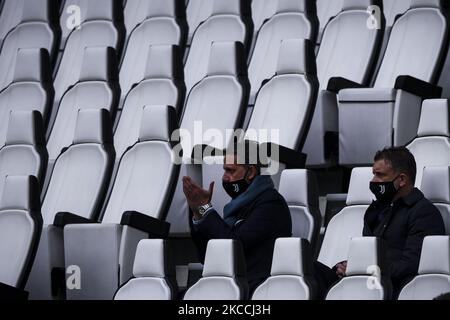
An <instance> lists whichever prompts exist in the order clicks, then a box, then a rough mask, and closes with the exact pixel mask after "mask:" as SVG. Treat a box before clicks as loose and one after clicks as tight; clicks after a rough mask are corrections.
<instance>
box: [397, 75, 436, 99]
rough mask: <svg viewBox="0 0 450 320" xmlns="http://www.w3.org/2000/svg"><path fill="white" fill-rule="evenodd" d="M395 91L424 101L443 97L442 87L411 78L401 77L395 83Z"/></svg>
mask: <svg viewBox="0 0 450 320" xmlns="http://www.w3.org/2000/svg"><path fill="white" fill-rule="evenodd" d="M395 89H397V90H403V91H406V92H409V93H412V94H414V95H416V96H418V97H422V98H423V99H436V98H440V97H441V95H442V88H441V87H439V86H435V85H433V84H431V83H428V82H426V81H423V80H420V79H417V78H414V77H411V76H399V77H398V78H397V80H396V81H395Z"/></svg>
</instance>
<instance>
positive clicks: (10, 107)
mask: <svg viewBox="0 0 450 320" xmlns="http://www.w3.org/2000/svg"><path fill="white" fill-rule="evenodd" d="M14 60H15V65H12V68H11V69H13V70H14V76H13V82H12V83H11V84H10V85H9V86H8V87H7V88H6V89H4V90H3V91H1V92H0V145H4V144H5V139H6V130H7V127H8V120H9V114H10V112H11V111H30V112H31V111H34V110H36V111H38V112H39V113H41V115H42V116H43V118H44V124H45V123H46V120H48V113H49V109H50V107H51V103H52V100H53V95H54V91H53V86H52V83H51V71H50V61H49V57H48V53H47V52H46V50H45V49H21V50H19V51H18V52H17V58H16V59H14Z"/></svg>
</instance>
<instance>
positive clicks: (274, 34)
mask: <svg viewBox="0 0 450 320" xmlns="http://www.w3.org/2000/svg"><path fill="white" fill-rule="evenodd" d="M317 31H318V22H317V15H316V4H315V1H311V0H278V6H277V12H276V14H275V15H274V16H272V17H271V18H270V19H269V20H268V21H266V23H264V24H263V26H262V27H261V29H260V31H259V34H258V37H257V40H256V44H255V48H254V50H253V54H252V57H251V60H250V65H249V68H248V74H249V80H250V85H251V92H250V104H253V103H254V101H255V99H256V95H257V92H258V90H259V88H260V87H261V85H262V83H263V81H264V80H266V79H270V77H272V75H273V74H275V71H276V67H277V63H278V56H279V51H280V42H281V41H282V40H284V39H309V40H311V41H313V42H314V41H316V37H317Z"/></svg>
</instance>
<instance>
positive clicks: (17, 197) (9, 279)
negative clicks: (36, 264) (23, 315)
mask: <svg viewBox="0 0 450 320" xmlns="http://www.w3.org/2000/svg"><path fill="white" fill-rule="evenodd" d="M2 188H3V193H2V195H1V200H0V256H1V257H2V258H1V259H0V296H1V297H2V298H3V299H14V298H19V299H26V297H27V293H26V292H24V291H23V289H24V287H25V283H26V282H27V279H28V276H29V273H30V268H31V266H32V264H33V260H34V257H35V254H36V249H37V245H38V243H39V236H40V234H41V230H42V216H41V210H40V201H39V184H38V182H37V179H36V178H35V177H33V176H8V177H7V178H6V180H5V184H4V186H3V187H2Z"/></svg>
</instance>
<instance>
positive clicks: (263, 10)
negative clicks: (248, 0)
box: [252, 0, 278, 37]
mask: <svg viewBox="0 0 450 320" xmlns="http://www.w3.org/2000/svg"><path fill="white" fill-rule="evenodd" d="M277 6H278V0H271V1H270V0H269V1H267V0H252V18H253V26H254V29H253V34H254V36H253V37H256V36H257V35H258V32H259V30H260V29H261V27H262V25H263V24H264V23H265V22H266V21H267V20H269V19H270V18H271V17H272V16H273V15H274V14H275V13H276V12H277Z"/></svg>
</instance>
